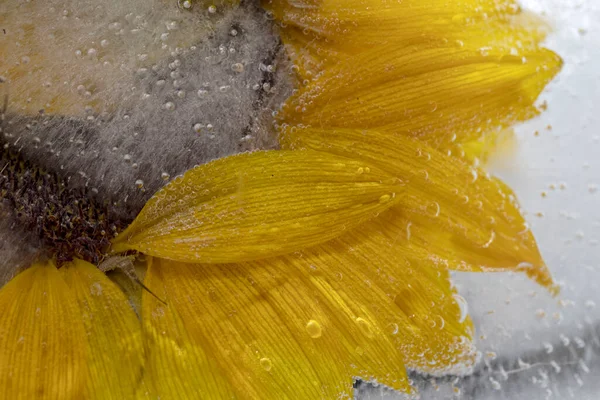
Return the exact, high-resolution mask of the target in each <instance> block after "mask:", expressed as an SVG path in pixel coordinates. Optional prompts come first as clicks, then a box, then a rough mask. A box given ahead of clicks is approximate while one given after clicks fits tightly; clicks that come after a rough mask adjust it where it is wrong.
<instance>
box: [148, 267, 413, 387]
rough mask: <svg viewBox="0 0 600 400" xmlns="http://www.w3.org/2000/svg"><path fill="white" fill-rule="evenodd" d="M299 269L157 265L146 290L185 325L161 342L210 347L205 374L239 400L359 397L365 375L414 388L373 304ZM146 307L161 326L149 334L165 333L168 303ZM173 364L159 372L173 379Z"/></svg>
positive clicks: (320, 277)
mask: <svg viewBox="0 0 600 400" xmlns="http://www.w3.org/2000/svg"><path fill="white" fill-rule="evenodd" d="M279 260H284V258H280V259H279ZM300 266H302V267H305V266H306V265H305V264H304V263H302V264H301V265H299V264H298V265H297V264H295V263H291V264H288V263H286V262H283V263H282V262H279V263H276V264H273V265H270V263H269V262H267V261H257V262H252V263H248V264H234V265H202V264H184V263H178V262H174V261H167V260H160V259H154V261H153V263H152V264H151V266H150V268H149V270H148V275H147V280H146V285H147V286H149V287H150V289H151V290H153V291H154V290H156V289H157V288H158V289H163V290H164V291H163V292H161V294H162V295H164V297H165V300H166V302H167V303H168V305H169V306H168V308H169V310H168V311H167V312H168V313H169V314H170V315H173V314H175V313H176V314H177V315H178V316H179V321H181V323H180V325H179V326H178V328H179V327H181V329H184V332H183V334H182V333H181V332H177V331H175V330H174V329H173V330H169V331H167V332H166V333H165V334H164V336H163V337H162V340H164V341H165V342H169V341H170V342H173V341H178V340H179V342H178V346H179V347H180V348H202V349H203V351H204V352H205V354H206V357H205V358H206V359H208V360H212V363H214V364H216V367H213V366H211V365H210V363H206V364H205V365H204V366H200V368H201V370H200V373H201V375H202V376H204V375H207V376H209V377H212V376H214V375H216V374H220V375H222V376H223V377H224V379H226V380H227V381H228V382H229V384H230V386H231V387H232V388H233V389H234V390H235V394H236V396H237V397H239V398H302V399H304V398H306V399H314V398H340V397H345V396H350V395H351V391H352V381H353V378H354V377H357V376H360V377H363V378H365V379H377V380H378V381H379V382H381V383H383V384H387V385H389V386H391V387H393V388H395V389H397V390H404V391H408V390H409V386H408V381H407V378H406V374H405V371H404V367H403V363H402V353H401V352H400V351H398V350H397V349H396V348H395V346H394V344H393V343H392V340H391V339H390V338H389V336H388V335H387V334H386V332H385V331H384V330H383V329H382V327H380V326H379V325H378V324H377V320H376V317H375V316H374V315H373V313H372V312H370V311H369V309H368V307H367V305H366V304H359V303H357V302H355V301H354V300H352V298H353V296H352V295H351V294H350V293H343V292H342V291H336V290H334V289H333V288H332V286H331V282H329V280H328V279H325V278H324V277H323V276H320V275H319V274H312V273H311V270H310V269H301V268H299V267H300ZM143 301H144V318H147V317H150V316H151V318H152V319H148V320H149V321H151V323H152V324H155V326H154V327H151V328H150V329H151V330H157V329H160V328H159V327H161V326H164V325H162V323H161V321H160V319H161V318H163V313H164V312H165V306H164V305H161V304H160V303H157V302H156V301H155V300H153V299H152V298H151V296H150V295H149V294H147V293H144V299H143ZM148 301H149V302H150V304H148ZM155 316H158V317H155ZM171 326H172V325H171ZM176 338H180V339H176ZM186 340H189V343H188V342H186ZM163 354H165V353H164V352H163ZM171 354H172V355H171V356H170V360H176V358H177V353H175V352H174V351H171ZM174 362H175V361H174ZM170 365H171V361H167V362H164V361H163V364H162V366H163V370H162V371H161V369H160V366H155V367H152V368H156V369H157V371H158V373H159V374H160V373H162V374H168V373H169V371H168V368H169V366H170ZM163 393H165V394H168V393H173V392H172V391H169V389H165V391H164V392H163Z"/></svg>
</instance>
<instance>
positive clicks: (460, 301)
mask: <svg viewBox="0 0 600 400" xmlns="http://www.w3.org/2000/svg"><path fill="white" fill-rule="evenodd" d="M452 298H454V301H455V302H456V304H457V305H458V308H459V311H460V315H459V317H458V322H459V323H461V324H462V323H463V322H465V319H467V315H468V314H469V305H468V304H467V301H466V300H465V298H464V297H462V296H461V295H459V294H453V295H452Z"/></svg>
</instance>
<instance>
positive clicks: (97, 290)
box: [90, 282, 102, 296]
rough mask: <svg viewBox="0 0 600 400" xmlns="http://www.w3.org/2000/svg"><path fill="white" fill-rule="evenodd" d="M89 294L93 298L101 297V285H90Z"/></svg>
mask: <svg viewBox="0 0 600 400" xmlns="http://www.w3.org/2000/svg"><path fill="white" fill-rule="evenodd" d="M90 293H91V294H92V295H93V296H101V295H102V285H101V284H100V283H99V282H94V283H92V284H91V285H90Z"/></svg>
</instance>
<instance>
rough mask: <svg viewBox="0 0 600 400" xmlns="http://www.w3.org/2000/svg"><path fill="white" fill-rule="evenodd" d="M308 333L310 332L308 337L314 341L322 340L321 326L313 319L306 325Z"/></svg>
mask: <svg viewBox="0 0 600 400" xmlns="http://www.w3.org/2000/svg"><path fill="white" fill-rule="evenodd" d="M306 332H308V335H309V336H310V337H311V338H313V339H317V338H320V337H321V333H322V330H321V325H320V324H319V323H318V322H317V321H315V320H314V319H311V320H310V321H308V323H307V324H306Z"/></svg>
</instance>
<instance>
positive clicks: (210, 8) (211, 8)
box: [208, 5, 217, 14]
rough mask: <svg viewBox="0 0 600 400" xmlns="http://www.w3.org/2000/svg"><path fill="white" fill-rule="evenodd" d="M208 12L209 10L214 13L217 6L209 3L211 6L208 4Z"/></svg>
mask: <svg viewBox="0 0 600 400" xmlns="http://www.w3.org/2000/svg"><path fill="white" fill-rule="evenodd" d="M208 12H209V13H210V14H215V13H216V12H217V6H215V5H211V6H209V7H208Z"/></svg>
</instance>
